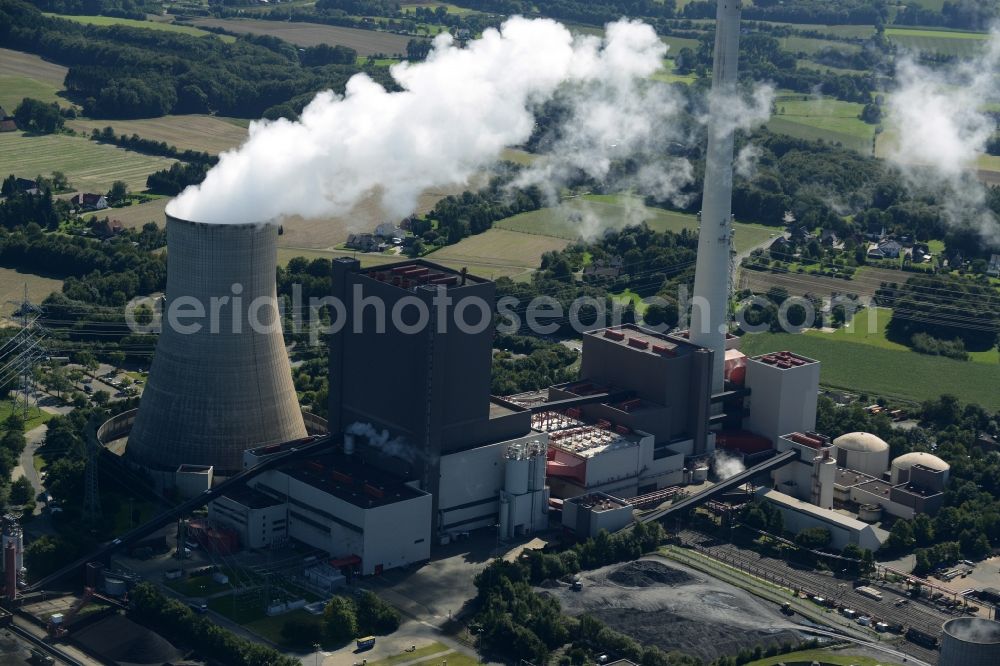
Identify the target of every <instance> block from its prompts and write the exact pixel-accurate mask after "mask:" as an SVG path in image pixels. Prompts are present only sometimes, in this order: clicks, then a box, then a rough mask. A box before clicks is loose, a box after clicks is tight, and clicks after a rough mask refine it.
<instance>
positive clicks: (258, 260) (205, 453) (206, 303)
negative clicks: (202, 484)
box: [126, 215, 306, 476]
mask: <svg viewBox="0 0 1000 666" xmlns="http://www.w3.org/2000/svg"><path fill="white" fill-rule="evenodd" d="M277 237H278V228H277V227H276V226H275V225H272V224H200V223H197V222H189V221H186V220H181V219H178V218H174V217H171V216H169V215H168V216H167V293H166V302H165V304H164V308H163V323H162V332H161V333H160V338H159V341H158V342H157V345H156V354H155V356H154V358H153V364H152V367H151V368H150V371H149V380H148V382H147V383H146V387H145V390H144V391H143V396H142V401H141V404H140V406H139V413H138V415H137V417H136V421H135V425H134V426H133V428H132V432H131V434H130V436H129V440H128V447H127V450H126V455H127V457H128V459H129V460H130V461H131V462H133V463H136V464H138V465H140V466H143V467H146V468H148V469H150V470H153V471H159V472H170V473H172V472H174V471H175V470H176V469H177V468H178V467H179V466H180V465H182V464H193V465H213V466H214V467H215V472H216V474H219V475H223V476H226V475H229V474H233V473H235V472H237V471H239V470H240V469H242V467H243V460H242V458H243V451H244V450H246V449H249V448H254V447H257V446H262V445H266V444H275V443H280V442H287V441H290V440H293V439H297V438H301V437H305V436H306V429H305V425H304V423H303V419H302V412H301V410H300V408H299V404H298V400H297V398H296V394H295V387H294V385H293V384H292V375H291V368H290V367H289V363H288V356H287V354H286V352H285V344H284V340H283V338H282V334H281V322H280V319H279V312H278V308H277V287H276V284H275V270H276V263H277ZM172 311H173V314H174V315H177V314H178V313H180V314H181V315H182V316H180V317H177V316H174V317H171V316H170V314H171V312H172ZM199 314H201V315H202V316H201V317H198V316H197V315H199Z"/></svg>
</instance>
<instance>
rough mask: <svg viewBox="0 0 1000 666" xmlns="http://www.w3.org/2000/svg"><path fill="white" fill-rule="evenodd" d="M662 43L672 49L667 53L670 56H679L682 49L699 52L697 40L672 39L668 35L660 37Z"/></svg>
mask: <svg viewBox="0 0 1000 666" xmlns="http://www.w3.org/2000/svg"><path fill="white" fill-rule="evenodd" d="M660 41H662V42H663V43H664V44H666V45H667V46H669V47H670V50H669V51H667V53H668V54H669V55H670V56H675V55H677V53H678V52H679V51H680V50H681V49H685V48H686V49H692V50H694V51H697V50H698V40H697V39H688V38H686V37H671V36H669V35H668V36H666V37H660Z"/></svg>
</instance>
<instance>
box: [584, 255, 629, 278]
mask: <svg viewBox="0 0 1000 666" xmlns="http://www.w3.org/2000/svg"><path fill="white" fill-rule="evenodd" d="M621 272H622V258H621V257H610V258H609V259H595V260H594V261H592V262H590V263H589V264H588V265H586V266H584V267H583V277H610V278H616V277H618V276H619V275H621Z"/></svg>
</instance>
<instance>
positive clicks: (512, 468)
mask: <svg viewBox="0 0 1000 666" xmlns="http://www.w3.org/2000/svg"><path fill="white" fill-rule="evenodd" d="M530 475H531V460H529V459H528V458H523V457H517V458H507V465H506V468H505V470H504V484H503V488H504V490H506V491H507V492H508V493H510V494H511V495H524V494H525V493H527V492H528V477H529V476H530Z"/></svg>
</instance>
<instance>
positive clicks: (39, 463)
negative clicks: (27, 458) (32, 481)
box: [32, 453, 46, 475]
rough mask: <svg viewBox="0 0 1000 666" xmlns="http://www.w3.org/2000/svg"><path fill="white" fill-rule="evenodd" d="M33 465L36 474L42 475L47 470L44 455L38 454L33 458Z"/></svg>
mask: <svg viewBox="0 0 1000 666" xmlns="http://www.w3.org/2000/svg"><path fill="white" fill-rule="evenodd" d="M32 463H34V465H35V472H36V473H37V474H39V475H40V474H41V473H42V470H43V469H45V465H46V463H45V458H43V457H42V454H40V453H36V454H35V455H34V457H33V458H32Z"/></svg>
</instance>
